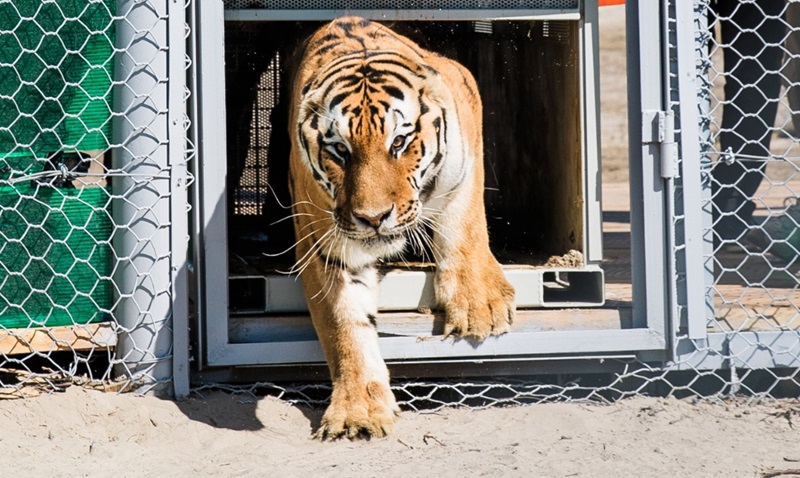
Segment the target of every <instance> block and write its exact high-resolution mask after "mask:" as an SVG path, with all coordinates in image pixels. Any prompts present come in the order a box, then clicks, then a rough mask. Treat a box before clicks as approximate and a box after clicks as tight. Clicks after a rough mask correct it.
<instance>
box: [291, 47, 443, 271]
mask: <svg viewBox="0 0 800 478" xmlns="http://www.w3.org/2000/svg"><path fill="white" fill-rule="evenodd" d="M345 63H347V62H345ZM352 63H353V65H349V66H350V67H351V68H352V69H353V73H352V74H349V75H348V74H341V75H340V76H338V78H339V79H338V81H337V82H335V83H333V84H328V83H327V82H326V81H324V76H323V81H321V82H319V84H316V83H312V84H311V85H310V87H309V89H308V91H307V93H306V95H305V96H304V97H303V104H302V106H301V108H300V111H301V117H300V118H299V120H300V121H299V122H298V127H299V129H300V131H299V133H300V138H301V141H302V148H303V149H304V155H303V156H304V158H305V160H306V162H307V166H308V167H309V168H310V169H311V172H312V174H313V177H314V179H315V180H316V182H317V184H318V185H319V186H320V188H321V189H322V191H323V192H324V194H325V195H326V197H327V199H328V200H329V203H328V204H327V205H326V206H327V207H329V208H330V210H331V212H332V220H333V224H334V227H335V228H336V230H337V231H338V232H340V233H341V235H342V237H343V238H344V239H346V240H348V241H350V242H351V245H352V244H357V245H358V246H360V248H361V249H362V250H363V251H364V252H367V253H368V254H370V255H373V256H375V258H383V257H387V256H391V255H394V254H397V253H399V252H400V251H402V249H403V248H404V246H405V244H406V242H407V240H408V237H409V234H411V233H413V231H414V230H415V229H416V228H418V226H419V225H420V224H421V222H422V221H423V210H424V209H423V206H424V202H425V201H426V200H427V199H428V197H429V196H430V194H431V192H432V190H433V188H434V187H435V177H436V174H437V172H438V171H437V169H438V167H439V163H440V162H441V158H442V157H443V155H444V146H445V145H444V138H445V137H444V132H443V131H442V116H443V112H442V109H441V108H440V107H439V106H438V105H437V102H436V101H435V100H434V98H433V97H431V96H429V95H426V94H425V89H426V84H425V83H426V82H425V81H424V80H425V78H424V77H416V78H414V79H415V80H416V83H417V84H414V82H412V81H410V80H409V79H408V77H409V75H408V74H406V75H405V76H403V77H400V76H399V75H395V74H393V73H392V70H391V69H388V67H387V66H386V65H385V64H382V62H380V61H377V62H376V61H372V62H370V61H365V60H364V59H356V60H354V61H353V62H352ZM339 66H340V67H347V66H348V65H347V64H345V65H339ZM392 67H395V68H396V67H397V66H396V65H392ZM340 73H341V71H340Z"/></svg>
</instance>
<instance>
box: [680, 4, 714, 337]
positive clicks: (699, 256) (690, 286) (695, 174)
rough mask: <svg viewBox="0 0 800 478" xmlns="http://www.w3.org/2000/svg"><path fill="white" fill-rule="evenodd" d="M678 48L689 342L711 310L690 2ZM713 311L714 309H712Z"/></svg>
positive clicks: (704, 330) (682, 8) (701, 334)
mask: <svg viewBox="0 0 800 478" xmlns="http://www.w3.org/2000/svg"><path fill="white" fill-rule="evenodd" d="M675 9H676V10H675V14H676V17H677V18H676V19H677V24H676V44H677V61H678V65H677V67H678V77H677V81H678V85H677V86H678V96H679V109H680V130H681V138H680V141H681V144H680V146H681V163H682V173H683V174H682V178H681V181H682V185H683V195H682V197H683V214H684V219H683V224H684V231H683V235H684V242H685V256H686V264H685V268H686V305H685V306H686V309H687V315H688V324H687V325H688V332H689V338H692V339H702V338H705V336H706V334H707V328H706V325H707V322H708V316H709V313H711V314H712V317H713V310H711V309H710V308H709V307H708V305H707V304H706V292H705V291H706V288H707V286H708V284H706V282H705V280H706V275H707V271H706V268H705V265H704V260H703V249H704V246H705V243H704V238H703V230H704V227H703V225H704V221H708V220H710V218H708V217H706V218H704V217H703V216H704V215H706V216H710V214H709V212H708V211H704V210H703V208H701V207H700V205H701V204H704V203H705V201H704V198H703V193H704V192H705V193H706V194H708V192H709V191H708V190H707V187H706V186H704V184H703V183H702V172H701V164H700V159H701V155H700V147H699V144H698V139H699V138H700V132H699V127H698V125H699V120H698V113H699V112H698V108H697V101H698V99H697V88H698V85H697V67H696V64H695V59H694V56H695V50H694V48H695V45H694V36H695V25H694V7H693V5H692V4H691V2H675ZM712 308H713V306H712Z"/></svg>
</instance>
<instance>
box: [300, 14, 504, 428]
mask: <svg viewBox="0 0 800 478" xmlns="http://www.w3.org/2000/svg"><path fill="white" fill-rule="evenodd" d="M290 88H291V92H290V98H289V101H290V103H289V135H290V143H291V144H290V146H291V153H290V164H289V183H290V184H289V186H290V187H289V190H290V195H291V198H292V203H293V204H292V215H293V222H294V231H295V238H296V240H297V243H296V247H295V251H296V261H297V262H296V264H295V267H296V268H297V270H298V271H299V274H300V277H301V281H302V284H303V288H304V293H305V296H306V301H307V303H308V308H309V312H310V314H311V319H312V322H313V325H314V328H315V330H316V332H317V336H318V338H319V341H320V343H321V346H322V351H323V353H324V355H325V358H326V361H327V364H328V368H329V371H330V376H331V381H332V384H333V389H332V393H331V400H330V404H329V406H328V408H327V409H326V410H325V412H324V414H323V417H322V420H321V423H320V425H319V428H318V429H317V431H316V433H315V437H317V438H319V439H322V440H327V439H337V438H342V437H347V438H350V439H354V438H359V437H383V436H386V435H387V434H389V433H391V432H392V431H393V429H394V425H395V419H396V417H397V416H398V415H399V408H398V405H397V402H396V399H395V397H394V395H393V393H392V390H391V388H390V384H389V372H388V368H387V366H386V364H385V362H384V360H383V358H382V357H381V353H380V349H379V346H378V344H379V341H378V332H377V317H378V287H379V281H380V273H379V270H378V267H377V266H378V265H379V264H380V263H381V261H384V260H387V259H390V258H394V257H397V256H398V255H400V254H402V253H403V251H404V250H405V249H406V247H416V246H420V245H426V246H427V247H426V250H429V251H430V255H431V256H432V257H433V259H434V263H435V266H436V267H435V275H434V289H435V295H436V303H437V304H438V307H440V308H441V309H442V310H443V311H444V315H445V320H444V337H445V338H449V337H454V340H455V339H457V338H467V339H470V340H483V339H485V338H486V337H489V336H494V335H500V334H504V333H506V332H507V331H509V328H510V324H511V323H512V322H513V319H514V314H515V306H514V294H515V291H514V288H513V287H512V286H511V284H510V283H509V282H508V281H507V280H506V278H505V276H504V274H503V271H502V268H501V266H500V264H499V263H498V261H497V260H496V258H495V257H494V255H493V254H492V252H491V251H490V249H489V235H488V230H487V223H486V212H485V205H484V199H483V197H484V168H483V137H482V134H483V132H482V131H483V130H482V128H483V124H482V105H481V99H480V96H479V93H478V87H477V83H476V81H475V79H474V78H473V76H472V74H471V73H470V72H469V71H468V70H467V69H466V68H465V67H464V66H462V65H461V64H459V63H457V62H456V61H453V60H451V59H448V58H446V57H444V56H440V55H439V54H436V53H433V52H430V51H426V50H424V49H422V48H421V47H420V46H418V45H417V44H416V43H414V42H413V41H412V40H410V39H408V38H406V37H404V36H402V35H400V34H398V33H395V32H394V31H393V30H391V29H389V28H388V27H387V26H385V25H383V24H381V23H377V22H373V21H370V20H367V19H364V18H359V17H346V18H339V19H336V20H333V21H332V22H330V23H328V24H327V25H325V26H323V27H321V28H320V29H319V30H317V31H316V32H315V33H313V34H312V35H311V36H310V37H309V38H308V40H307V41H306V42H305V44H304V46H303V47H301V49H300V51H299V52H298V59H297V65H296V69H295V76H294V81H293V84H291V85H290ZM409 244H410V245H411V246H409Z"/></svg>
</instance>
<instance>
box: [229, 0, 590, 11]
mask: <svg viewBox="0 0 800 478" xmlns="http://www.w3.org/2000/svg"><path fill="white" fill-rule="evenodd" d="M223 4H224V5H225V8H226V9H230V10H237V9H243V8H244V9H246V8H269V9H272V10H301V11H303V10H340V11H351V10H381V9H383V10H507V9H523V8H524V9H540V10H554V9H572V10H577V8H578V7H579V6H580V2H579V0H490V1H486V0H223Z"/></svg>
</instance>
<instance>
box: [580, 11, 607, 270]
mask: <svg viewBox="0 0 800 478" xmlns="http://www.w3.org/2000/svg"><path fill="white" fill-rule="evenodd" d="M598 20H599V18H598V12H597V2H586V4H585V5H584V12H583V21H582V22H581V28H580V39H581V40H580V44H581V45H582V47H581V49H580V52H579V55H580V65H581V66H580V71H581V73H580V75H581V90H582V94H581V98H582V101H581V113H582V115H583V126H582V129H583V131H582V133H583V135H582V136H583V145H582V150H583V199H584V200H583V223H584V230H583V251H584V257H586V261H587V262H588V263H589V264H593V263H600V261H602V260H603V213H602V209H603V206H602V194H601V191H602V188H601V173H600V171H601V168H600V164H601V161H602V158H601V157H600V136H599V132H600V83H599V81H600V66H599V64H598V62H599V61H600V52H599V44H598V43H599V38H598V37H599V35H598Z"/></svg>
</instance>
